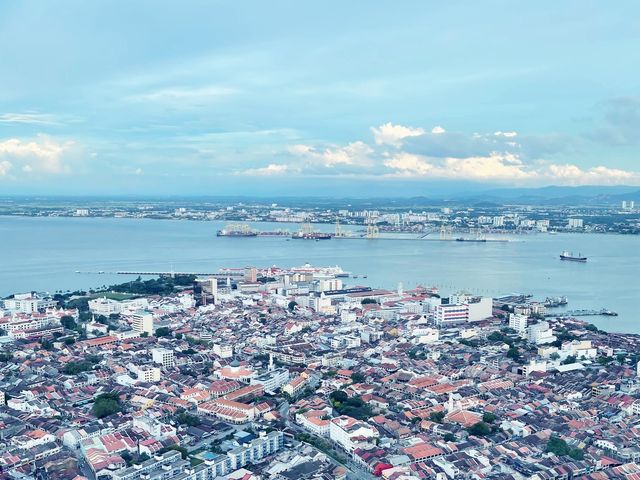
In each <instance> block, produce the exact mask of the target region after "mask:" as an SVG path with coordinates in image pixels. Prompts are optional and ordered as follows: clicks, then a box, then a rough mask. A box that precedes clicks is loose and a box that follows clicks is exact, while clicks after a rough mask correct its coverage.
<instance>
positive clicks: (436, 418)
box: [429, 411, 445, 423]
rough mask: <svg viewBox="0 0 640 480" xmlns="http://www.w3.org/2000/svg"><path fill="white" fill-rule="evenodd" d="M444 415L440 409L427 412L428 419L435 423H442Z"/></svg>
mask: <svg viewBox="0 0 640 480" xmlns="http://www.w3.org/2000/svg"><path fill="white" fill-rule="evenodd" d="M444 416H445V413H444V412H442V411H440V412H431V413H429V420H431V421H432V422H435V423H442V421H443V420H444Z"/></svg>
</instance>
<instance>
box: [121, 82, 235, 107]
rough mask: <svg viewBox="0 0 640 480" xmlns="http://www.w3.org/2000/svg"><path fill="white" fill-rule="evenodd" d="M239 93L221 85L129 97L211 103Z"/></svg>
mask: <svg viewBox="0 0 640 480" xmlns="http://www.w3.org/2000/svg"><path fill="white" fill-rule="evenodd" d="M235 93H237V90H236V89H235V88H230V87H224V86H221V85H207V86H204V87H170V88H161V89H158V90H153V91H150V92H145V93H139V94H136V95H131V96H129V97H128V99H129V100H132V101H142V102H157V103H176V102H194V101H210V100H216V99H220V98H223V97H228V96H230V95H234V94H235Z"/></svg>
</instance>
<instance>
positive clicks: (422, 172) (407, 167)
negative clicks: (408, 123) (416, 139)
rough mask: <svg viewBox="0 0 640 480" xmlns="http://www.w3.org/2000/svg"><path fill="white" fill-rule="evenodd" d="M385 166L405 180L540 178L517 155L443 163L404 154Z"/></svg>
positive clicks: (497, 154)
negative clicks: (411, 178)
mask: <svg viewBox="0 0 640 480" xmlns="http://www.w3.org/2000/svg"><path fill="white" fill-rule="evenodd" d="M384 164H385V166H386V167H388V168H390V169H391V170H392V174H393V173H396V174H401V175H403V176H429V177H433V178H448V179H455V180H489V181H504V180H523V179H534V178H536V177H537V176H538V174H537V173H536V172H533V171H529V170H528V169H527V167H526V166H525V165H524V163H522V161H521V160H520V159H519V158H518V157H517V156H516V155H512V154H503V153H498V152H494V153H492V154H491V155H488V156H486V157H481V156H478V157H468V158H443V159H436V158H429V157H425V156H422V155H415V154H410V153H405V152H401V153H399V154H397V155H394V156H393V157H392V158H391V159H389V160H387V161H386V162H385V163H384Z"/></svg>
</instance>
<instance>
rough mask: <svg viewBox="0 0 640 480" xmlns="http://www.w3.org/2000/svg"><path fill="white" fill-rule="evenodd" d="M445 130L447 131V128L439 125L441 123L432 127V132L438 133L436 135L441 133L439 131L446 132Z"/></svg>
mask: <svg viewBox="0 0 640 480" xmlns="http://www.w3.org/2000/svg"><path fill="white" fill-rule="evenodd" d="M444 132H446V130H445V129H444V128H442V127H441V126H439V125H437V126H435V127H433V128H432V129H431V133H433V134H436V135H437V134H439V133H444Z"/></svg>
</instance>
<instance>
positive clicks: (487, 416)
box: [482, 412, 498, 423]
mask: <svg viewBox="0 0 640 480" xmlns="http://www.w3.org/2000/svg"><path fill="white" fill-rule="evenodd" d="M497 419H498V417H497V416H496V415H495V414H494V413H491V412H484V415H482V421H483V422H485V423H493V422H495V421H496V420H497Z"/></svg>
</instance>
